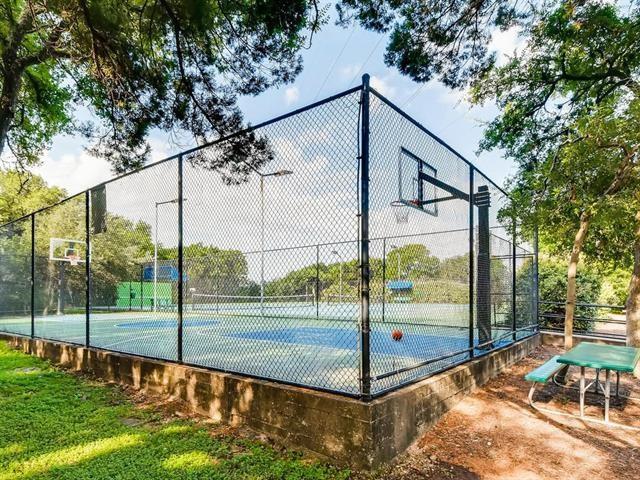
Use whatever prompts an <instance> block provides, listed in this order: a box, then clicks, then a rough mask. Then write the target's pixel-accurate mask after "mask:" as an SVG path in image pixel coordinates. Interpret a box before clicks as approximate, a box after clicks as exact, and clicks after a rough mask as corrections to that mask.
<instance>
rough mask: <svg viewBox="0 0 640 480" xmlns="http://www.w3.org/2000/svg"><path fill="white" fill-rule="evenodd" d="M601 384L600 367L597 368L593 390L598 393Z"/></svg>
mask: <svg viewBox="0 0 640 480" xmlns="http://www.w3.org/2000/svg"><path fill="white" fill-rule="evenodd" d="M599 384H600V369H599V368H596V381H595V382H594V384H593V391H594V392H595V393H598V385H599Z"/></svg>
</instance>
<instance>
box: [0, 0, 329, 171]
mask: <svg viewBox="0 0 640 480" xmlns="http://www.w3.org/2000/svg"><path fill="white" fill-rule="evenodd" d="M322 16H323V11H322V10H320V9H319V8H318V6H317V4H316V2H315V1H311V2H307V1H303V0H288V1H267V0H265V1H250V0H249V1H239V2H232V1H224V0H223V1H220V0H154V1H142V0H100V1H95V0H0V31H2V35H1V36H0V68H1V71H2V76H1V77H0V84H1V85H0V87H1V92H0V155H1V154H2V153H3V149H4V147H5V146H8V147H9V149H10V150H11V152H12V153H13V156H14V160H15V161H16V162H17V163H18V166H19V167H22V168H25V167H28V166H29V165H32V164H34V163H37V161H38V156H39V154H40V153H41V152H42V149H43V148H45V147H47V146H48V145H49V143H50V142H51V139H52V138H53V137H54V136H55V135H56V134H59V133H63V132H78V131H82V132H83V133H85V134H87V135H88V136H90V137H91V138H92V139H94V140H95V142H94V143H93V145H92V151H93V152H94V153H97V154H100V155H102V156H104V157H105V158H107V159H108V160H109V161H110V162H111V163H112V165H113V166H114V169H115V170H116V171H125V170H129V169H132V168H135V167H138V166H140V165H141V164H142V163H143V162H144V161H145V160H146V159H147V157H148V153H149V146H148V144H147V143H146V138H147V135H148V133H149V131H150V130H151V129H152V128H160V129H163V130H167V131H168V130H173V129H181V130H185V131H187V132H189V133H190V134H192V135H193V136H194V137H195V139H196V141H198V142H206V141H207V140H211V139H216V138H222V137H225V136H227V135H229V134H230V133H233V132H236V131H238V130H240V129H241V127H242V115H241V113H240V111H239V109H238V108H237V105H236V100H237V96H238V95H255V94H257V93H260V92H262V91H264V90H265V89H266V88H268V87H270V86H273V85H280V84H283V83H287V82H290V81H291V80H292V79H293V78H294V77H295V76H296V75H297V74H298V73H299V72H300V70H301V58H300V56H299V54H298V51H299V49H300V48H301V47H302V46H304V45H305V44H306V42H307V41H308V38H307V34H313V33H314V32H315V31H316V30H317V29H318V28H319V25H320V23H321V21H322ZM77 105H85V106H87V107H89V108H90V109H91V110H92V112H93V113H94V114H95V117H96V118H97V119H98V123H97V124H93V125H88V124H81V123H79V122H78V119H77V118H76V117H75V113H74V110H75V108H76V106H77ZM224 148H225V150H226V151H225V153H226V154H227V155H223V156H222V157H223V159H219V158H201V159H200V160H201V161H202V162H205V161H208V162H209V163H211V166H212V167H216V168H222V170H223V171H227V172H229V173H230V174H231V175H238V174H243V173H246V169H247V168H249V167H247V166H246V164H247V163H251V162H253V163H254V164H255V165H256V166H259V165H260V164H261V163H262V162H265V161H268V159H269V158H270V151H269V149H268V146H267V145H266V143H265V141H264V140H263V139H260V138H258V137H256V136H255V135H254V134H253V133H246V134H244V135H240V136H237V137H235V138H234V139H232V140H230V141H228V142H225V144H224ZM5 158H6V157H5ZM230 158H231V159H233V160H231V161H230V160H229V159H230ZM225 169H226V170H225Z"/></svg>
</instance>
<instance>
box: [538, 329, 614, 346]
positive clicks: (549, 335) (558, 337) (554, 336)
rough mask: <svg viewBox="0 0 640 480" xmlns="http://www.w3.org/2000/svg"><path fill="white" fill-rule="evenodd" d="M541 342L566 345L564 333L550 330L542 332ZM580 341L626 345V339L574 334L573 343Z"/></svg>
mask: <svg viewBox="0 0 640 480" xmlns="http://www.w3.org/2000/svg"><path fill="white" fill-rule="evenodd" d="M540 342H541V343H542V345H550V346H554V347H564V333H562V332H550V331H543V332H540ZM580 342H590V343H603V344H606V345H626V341H625V340H623V339H617V338H604V337H593V336H589V335H573V345H574V346H576V345H578V344H579V343H580Z"/></svg>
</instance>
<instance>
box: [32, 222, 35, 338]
mask: <svg viewBox="0 0 640 480" xmlns="http://www.w3.org/2000/svg"><path fill="white" fill-rule="evenodd" d="M35 310H36V216H35V214H33V213H32V214H31V338H33V337H35V335H36V315H35Z"/></svg>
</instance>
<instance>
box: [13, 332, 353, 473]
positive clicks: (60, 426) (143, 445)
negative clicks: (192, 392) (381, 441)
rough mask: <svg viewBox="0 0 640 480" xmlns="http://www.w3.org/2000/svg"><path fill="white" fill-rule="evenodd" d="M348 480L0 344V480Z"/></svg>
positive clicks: (316, 465) (318, 466)
mask: <svg viewBox="0 0 640 480" xmlns="http://www.w3.org/2000/svg"><path fill="white" fill-rule="evenodd" d="M348 476H349V473H348V472H346V471H339V470H336V469H333V468H332V467H328V466H325V465H323V464H320V463H317V462H313V461H310V460H308V459H305V458H302V456H301V455H300V454H296V453H291V452H284V453H283V452H281V451H278V450H275V449H273V448H270V447H269V446H266V445H264V444H262V443H259V442H257V441H254V440H250V439H247V438H240V437H234V436H230V435H228V434H227V435H221V434H217V433H216V432H215V431H214V430H213V429H210V428H208V427H207V426H206V425H199V424H197V423H194V422H191V421H187V420H175V419H167V418H166V417H164V416H163V415H162V414H161V413H160V412H159V411H158V410H155V409H152V408H141V407H139V406H136V405H134V404H133V403H132V402H131V401H130V400H129V399H127V397H126V395H125V394H124V393H123V392H122V391H120V390H119V389H118V388H115V387H110V386H105V385H102V384H99V383H95V382H91V381H87V380H83V379H80V378H77V377H75V376H73V375H70V374H67V373H64V372H62V371H59V370H57V369H55V368H53V367H51V366H50V365H49V364H48V363H46V362H44V361H42V360H40V359H37V358H35V357H31V356H28V355H24V354H22V353H19V352H16V351H13V350H11V349H9V348H8V347H7V345H6V344H5V343H4V342H0V480H21V479H56V480H63V479H73V480H81V479H87V480H89V479H91V480H100V479H110V480H117V479H123V480H124V479H126V480H135V479H141V480H142V479H153V480H158V479H163V478H167V479H168V478H170V479H205V478H206V479H346V478H348Z"/></svg>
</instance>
